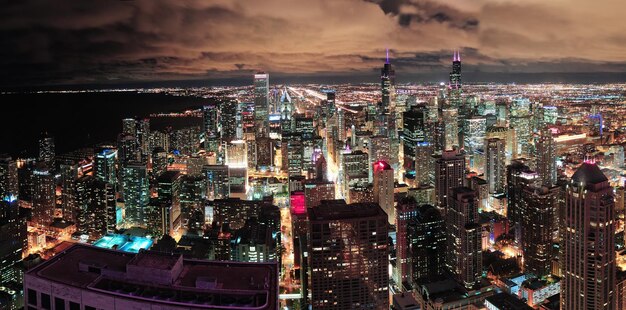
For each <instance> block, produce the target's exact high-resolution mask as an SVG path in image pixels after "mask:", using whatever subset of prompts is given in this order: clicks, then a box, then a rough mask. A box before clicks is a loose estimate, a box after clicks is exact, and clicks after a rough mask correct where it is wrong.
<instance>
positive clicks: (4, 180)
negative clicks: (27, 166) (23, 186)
mask: <svg viewBox="0 0 626 310" xmlns="http://www.w3.org/2000/svg"><path fill="white" fill-rule="evenodd" d="M18 195H19V181H18V178H17V162H16V161H15V160H13V158H11V156H9V155H8V154H1V155H0V199H5V197H9V198H8V199H9V200H12V199H13V198H11V197H17V196H18Z"/></svg>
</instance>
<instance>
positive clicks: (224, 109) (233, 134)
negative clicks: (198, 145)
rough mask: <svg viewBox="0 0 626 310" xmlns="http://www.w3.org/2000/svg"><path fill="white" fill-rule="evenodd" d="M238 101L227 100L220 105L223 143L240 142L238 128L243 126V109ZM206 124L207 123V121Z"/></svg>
mask: <svg viewBox="0 0 626 310" xmlns="http://www.w3.org/2000/svg"><path fill="white" fill-rule="evenodd" d="M240 107H241V106H240V104H239V102H238V101H237V100H226V101H223V102H220V104H219V116H220V117H219V126H221V132H220V138H221V141H222V142H230V141H233V140H239V139H241V137H237V128H238V126H239V125H240V124H241V109H240ZM205 123H206V121H205Z"/></svg>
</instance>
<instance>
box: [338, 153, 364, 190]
mask: <svg viewBox="0 0 626 310" xmlns="http://www.w3.org/2000/svg"><path fill="white" fill-rule="evenodd" d="M341 156H342V157H343V160H342V163H343V167H342V168H341V172H342V173H343V177H342V183H343V188H342V190H343V193H344V196H345V197H347V196H348V194H347V193H349V191H350V189H351V188H355V187H360V186H362V185H366V184H367V183H369V175H368V172H369V167H368V164H367V163H368V161H369V155H368V154H367V153H365V152H363V151H361V150H356V151H352V152H350V153H343V154H341ZM350 202H352V201H350Z"/></svg>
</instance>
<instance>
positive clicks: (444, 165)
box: [435, 151, 465, 216]
mask: <svg viewBox="0 0 626 310" xmlns="http://www.w3.org/2000/svg"><path fill="white" fill-rule="evenodd" d="M464 180H465V157H464V156H463V155H462V154H460V153H458V152H457V151H445V152H443V153H442V154H441V155H440V156H435V197H436V201H437V207H438V208H439V210H440V211H441V213H442V214H443V215H444V216H446V208H447V207H446V206H447V204H448V193H449V191H450V190H451V189H453V188H456V187H461V186H463V182H464Z"/></svg>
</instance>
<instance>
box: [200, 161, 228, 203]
mask: <svg viewBox="0 0 626 310" xmlns="http://www.w3.org/2000/svg"><path fill="white" fill-rule="evenodd" d="M202 171H203V174H204V175H205V176H206V180H207V182H206V184H207V190H206V196H207V199H209V200H214V199H224V198H228V196H229V195H230V185H229V184H230V183H229V180H228V166H226V165H206V166H204V168H202Z"/></svg>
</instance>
